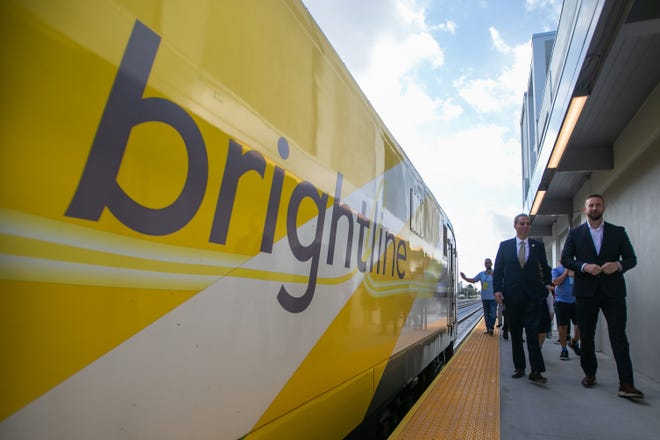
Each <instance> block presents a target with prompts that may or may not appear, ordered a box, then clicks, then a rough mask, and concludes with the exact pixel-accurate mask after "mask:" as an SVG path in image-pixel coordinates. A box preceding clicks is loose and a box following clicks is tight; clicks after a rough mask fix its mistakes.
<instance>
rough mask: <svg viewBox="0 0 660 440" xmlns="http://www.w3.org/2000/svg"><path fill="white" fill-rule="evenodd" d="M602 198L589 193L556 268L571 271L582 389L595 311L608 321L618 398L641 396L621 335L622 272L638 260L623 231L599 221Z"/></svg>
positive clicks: (591, 372) (591, 360)
mask: <svg viewBox="0 0 660 440" xmlns="http://www.w3.org/2000/svg"><path fill="white" fill-rule="evenodd" d="M604 212H605V199H603V196H601V195H600V194H592V195H590V196H589V197H587V199H586V201H585V203H584V213H585V214H586V215H587V221H586V222H584V223H583V224H581V225H580V226H577V227H575V228H573V229H571V230H570V232H569V233H568V236H567V237H566V243H564V249H563V250H562V253H561V264H562V265H563V266H564V267H566V268H568V269H570V270H572V271H574V272H575V278H574V281H573V283H574V284H573V296H575V302H576V312H577V320H578V325H579V327H580V342H581V345H582V355H581V357H580V365H581V366H582V370H583V371H584V374H585V377H584V378H583V379H582V385H583V386H584V387H586V388H591V387H593V386H594V385H595V384H596V370H597V369H598V363H597V361H596V350H595V344H594V337H595V334H596V324H597V322H598V312H599V310H602V311H603V315H604V316H605V320H606V321H607V330H608V333H609V337H610V345H611V346H612V353H613V354H614V359H615V361H616V368H617V372H618V374H619V396H621V397H633V398H639V399H641V398H643V397H644V393H642V392H641V391H639V390H638V389H637V388H635V382H634V378H633V369H632V362H631V360H630V349H629V344H628V338H627V336H626V320H627V311H626V281H625V279H624V278H623V274H624V273H625V272H626V271H627V270H629V269H632V268H633V267H635V266H636V265H637V257H636V256H635V250H634V249H633V246H632V244H631V243H630V239H629V238H628V234H626V230H625V229H624V228H623V227H621V226H616V225H613V224H611V223H607V222H605V221H604V220H603V213H604Z"/></svg>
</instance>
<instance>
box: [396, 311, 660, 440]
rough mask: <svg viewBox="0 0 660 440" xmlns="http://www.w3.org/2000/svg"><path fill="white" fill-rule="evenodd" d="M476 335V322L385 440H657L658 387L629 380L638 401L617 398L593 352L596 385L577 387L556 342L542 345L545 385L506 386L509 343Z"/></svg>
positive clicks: (603, 360) (608, 363) (612, 373)
mask: <svg viewBox="0 0 660 440" xmlns="http://www.w3.org/2000/svg"><path fill="white" fill-rule="evenodd" d="M483 330H484V326H483V321H481V322H480V324H479V325H477V326H476V327H475V329H474V330H473V331H472V333H471V334H470V336H469V337H468V338H467V339H466V341H465V342H464V343H463V344H461V346H460V347H459V348H458V350H457V351H456V353H455V355H454V356H453V357H452V359H451V360H450V361H449V363H448V364H447V365H446V366H445V368H443V370H442V371H441V372H440V374H439V375H438V377H437V378H436V379H435V381H434V382H433V383H432V384H431V385H430V386H429V388H428V389H427V391H426V392H425V393H424V395H423V396H422V397H421V398H420V399H419V401H418V402H417V403H416V404H415V406H414V407H413V408H412V409H411V410H410V411H409V412H408V415H407V416H406V417H405V418H404V420H403V421H402V422H401V423H400V424H399V426H398V427H397V429H396V430H395V431H394V432H393V433H392V435H391V436H390V439H392V440H394V439H416V440H418V439H437V440H440V439H452V440H455V439H461V440H463V439H478V440H481V439H484V440H490V439H503V440H518V439H520V440H523V439H524V440H528V439H529V440H537V439H538V440H549V439H550V440H551V439H564V440H565V439H571V438H579V439H585V440H592V439H593V440H596V439H598V440H606V439H622V440H648V439H656V438H660V383H658V382H656V381H654V380H652V379H650V378H647V377H644V376H642V375H640V374H639V373H636V374H635V381H636V386H637V388H639V389H640V390H642V391H643V392H644V394H645V398H644V399H643V400H633V399H625V398H621V397H619V396H617V391H618V378H617V374H616V365H615V363H614V359H612V358H611V357H609V356H606V355H604V354H602V353H598V363H599V369H598V373H597V381H598V383H597V384H596V386H595V387H593V388H591V389H587V388H584V387H582V385H581V384H580V381H581V380H582V377H583V374H582V369H581V368H580V360H579V358H578V357H577V356H575V355H574V354H573V352H572V351H571V352H570V359H569V360H568V361H561V360H559V353H560V346H559V345H556V344H555V343H554V342H555V340H556V337H555V338H549V339H548V340H547V341H546V342H545V344H544V346H543V356H544V358H545V363H546V369H547V371H546V372H545V373H544V376H545V377H547V378H548V382H547V384H545V385H542V386H539V385H535V384H533V383H531V382H529V380H527V378H526V377H523V378H520V379H513V378H512V377H511V373H512V371H513V362H512V359H511V343H510V341H507V340H504V339H502V337H501V335H500V334H499V331H498V330H497V329H496V333H495V335H493V336H490V335H486V334H483ZM554 335H555V336H556V332H555V333H554ZM528 372H529V371H528Z"/></svg>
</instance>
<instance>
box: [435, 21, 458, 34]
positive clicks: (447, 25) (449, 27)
mask: <svg viewBox="0 0 660 440" xmlns="http://www.w3.org/2000/svg"><path fill="white" fill-rule="evenodd" d="M456 29H458V26H457V25H456V23H454V22H453V21H451V20H447V21H445V22H444V23H440V24H435V25H432V26H430V27H429V30H432V31H436V30H437V31H445V32H449V33H450V34H452V35H455V34H456Z"/></svg>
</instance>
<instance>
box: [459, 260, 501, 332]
mask: <svg viewBox="0 0 660 440" xmlns="http://www.w3.org/2000/svg"><path fill="white" fill-rule="evenodd" d="M484 266H485V267H486V270H482V271H481V272H479V273H478V274H476V275H475V276H474V278H467V277H466V276H465V274H464V273H463V272H461V278H463V279H464V280H465V281H467V282H468V283H476V282H477V281H479V282H480V283H481V302H482V304H483V306H484V321H485V322H486V331H485V332H484V333H487V334H489V335H492V334H493V329H494V328H495V319H496V318H497V301H495V295H494V294H493V262H492V261H491V259H490V258H486V259H485V260H484Z"/></svg>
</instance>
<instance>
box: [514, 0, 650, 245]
mask: <svg viewBox="0 0 660 440" xmlns="http://www.w3.org/2000/svg"><path fill="white" fill-rule="evenodd" d="M658 60H660V2H657V1H656V0H636V1H618V0H609V1H606V2H604V5H603V8H602V10H601V13H600V15H599V17H598V20H597V24H596V27H595V30H594V33H593V36H592V38H591V41H590V43H589V45H588V49H587V52H586V55H585V56H584V57H583V61H582V63H581V65H580V66H579V68H578V70H577V71H576V74H575V78H576V79H575V81H573V83H572V84H571V86H572V91H569V95H570V96H568V98H567V99H568V100H569V101H570V102H567V103H566V104H567V105H566V111H565V112H562V113H563V114H562V115H553V116H554V117H555V118H557V119H558V121H559V123H558V124H557V126H558V128H556V129H555V130H554V133H555V134H554V135H552V136H553V138H552V139H551V140H550V142H551V144H552V145H550V148H548V150H550V151H548V152H547V153H546V154H545V156H543V155H542V156H541V157H540V158H539V159H544V160H543V162H541V160H539V162H538V163H537V167H536V169H535V170H534V177H535V178H534V179H532V180H531V182H532V185H533V186H530V188H529V191H528V195H527V198H526V199H525V202H524V203H525V205H526V207H527V208H529V209H530V213H531V217H532V231H531V234H532V235H534V236H537V237H539V236H550V235H552V225H553V223H554V222H555V220H556V218H557V217H558V216H566V215H568V216H569V221H570V220H571V219H572V215H573V197H574V196H575V194H576V193H577V192H578V190H579V189H580V188H581V187H582V185H583V184H584V182H585V181H586V180H587V179H589V178H590V176H591V173H593V172H594V171H598V170H611V169H613V167H614V159H613V145H614V142H615V140H616V139H617V137H618V136H619V135H620V133H621V132H622V131H623V129H624V128H625V127H626V125H627V124H628V123H629V122H630V121H631V119H632V118H633V117H634V115H635V114H636V113H637V111H638V110H639V108H640V107H641V106H642V104H643V103H644V101H645V100H646V99H647V98H648V97H649V95H650V94H651V92H652V91H653V90H654V88H655V87H656V86H657V85H658V82H659V80H660V62H658ZM581 104H583V106H582V108H581V109H579V108H578V109H577V110H580V111H577V114H576V115H574V116H575V119H574V121H573V123H574V129H573V130H572V133H570V134H569V137H568V140H567V142H566V143H565V148H563V151H559V148H558V145H559V144H560V142H559V139H560V138H561V137H562V130H564V132H563V135H564V136H565V135H566V129H567V128H570V125H571V112H572V110H573V113H575V110H576V106H577V107H579V106H580V105H581ZM553 111H554V110H553ZM549 132H552V130H549ZM546 137H547V136H546ZM545 146H546V144H544V146H543V149H545Z"/></svg>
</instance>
